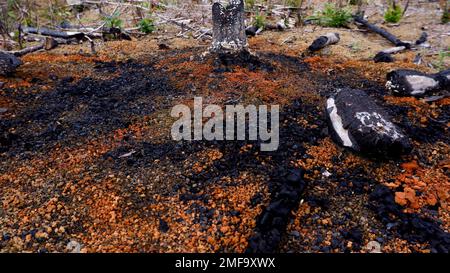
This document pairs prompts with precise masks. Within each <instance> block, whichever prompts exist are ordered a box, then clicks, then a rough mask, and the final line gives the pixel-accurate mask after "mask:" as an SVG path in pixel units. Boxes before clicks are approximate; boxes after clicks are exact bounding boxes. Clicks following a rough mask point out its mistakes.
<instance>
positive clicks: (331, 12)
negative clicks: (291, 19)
mask: <svg viewBox="0 0 450 273" xmlns="http://www.w3.org/2000/svg"><path fill="white" fill-rule="evenodd" d="M308 19H309V20H312V21H315V22H316V23H317V24H318V25H321V26H326V27H345V26H347V24H348V23H350V21H351V20H352V13H351V10H350V9H348V8H346V7H344V8H338V7H336V6H335V5H334V4H330V3H327V4H325V7H324V9H323V10H322V11H319V12H315V14H314V15H313V16H310V17H308Z"/></svg>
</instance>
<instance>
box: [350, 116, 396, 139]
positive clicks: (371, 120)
mask: <svg viewBox="0 0 450 273" xmlns="http://www.w3.org/2000/svg"><path fill="white" fill-rule="evenodd" d="M355 118H357V119H358V120H359V121H360V122H361V123H362V125H360V126H359V129H358V130H359V131H363V126H365V127H368V128H370V129H372V130H373V131H375V132H376V133H378V134H380V135H387V136H389V137H391V138H392V139H393V140H396V139H399V138H402V137H404V136H403V135H402V134H401V133H399V132H398V131H397V129H396V128H395V125H394V124H393V123H392V122H390V121H387V120H385V119H384V118H383V117H382V116H381V115H380V114H378V113H377V112H372V113H369V112H358V113H356V114H355Z"/></svg>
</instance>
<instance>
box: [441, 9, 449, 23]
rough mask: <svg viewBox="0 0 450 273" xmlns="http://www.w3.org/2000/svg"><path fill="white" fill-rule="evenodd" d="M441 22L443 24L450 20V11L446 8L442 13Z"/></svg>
mask: <svg viewBox="0 0 450 273" xmlns="http://www.w3.org/2000/svg"><path fill="white" fill-rule="evenodd" d="M441 22H442V23H443V24H447V23H448V22H450V11H448V10H444V13H443V14H442V18H441Z"/></svg>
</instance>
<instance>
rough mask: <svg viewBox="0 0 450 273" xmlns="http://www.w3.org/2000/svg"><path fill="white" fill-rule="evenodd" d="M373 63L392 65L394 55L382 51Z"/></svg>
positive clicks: (374, 58)
mask: <svg viewBox="0 0 450 273" xmlns="http://www.w3.org/2000/svg"><path fill="white" fill-rule="evenodd" d="M373 61H374V62H376V63H392V62H394V61H395V59H394V57H392V54H389V53H386V52H383V51H380V52H378V53H377V55H375V57H373Z"/></svg>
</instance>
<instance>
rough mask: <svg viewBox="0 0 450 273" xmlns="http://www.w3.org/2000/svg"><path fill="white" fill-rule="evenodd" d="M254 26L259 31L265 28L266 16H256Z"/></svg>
mask: <svg viewBox="0 0 450 273" xmlns="http://www.w3.org/2000/svg"><path fill="white" fill-rule="evenodd" d="M252 25H253V26H254V27H256V28H258V29H260V28H264V27H265V26H266V16H265V15H264V14H259V13H258V14H256V15H255V18H253V24H252Z"/></svg>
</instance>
